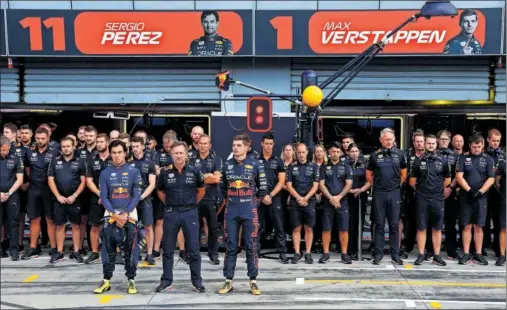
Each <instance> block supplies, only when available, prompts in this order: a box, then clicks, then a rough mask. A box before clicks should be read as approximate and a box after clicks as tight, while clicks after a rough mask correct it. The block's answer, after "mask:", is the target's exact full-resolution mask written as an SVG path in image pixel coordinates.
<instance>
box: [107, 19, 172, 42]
mask: <svg viewBox="0 0 507 310" xmlns="http://www.w3.org/2000/svg"><path fill="white" fill-rule="evenodd" d="M145 27H146V25H145V23H143V22H139V23H135V22H131V23H118V22H111V23H106V25H105V30H104V34H103V35H102V40H101V44H102V45H104V44H107V43H111V44H113V45H158V44H160V40H159V39H160V38H161V37H162V34H163V33H162V32H161V31H143V30H144V29H145Z"/></svg>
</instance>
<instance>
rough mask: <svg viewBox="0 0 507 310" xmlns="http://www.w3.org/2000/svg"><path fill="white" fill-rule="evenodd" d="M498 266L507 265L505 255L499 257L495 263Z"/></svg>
mask: <svg viewBox="0 0 507 310" xmlns="http://www.w3.org/2000/svg"><path fill="white" fill-rule="evenodd" d="M495 265H496V266H505V255H501V256H500V257H498V259H497V260H496V263H495Z"/></svg>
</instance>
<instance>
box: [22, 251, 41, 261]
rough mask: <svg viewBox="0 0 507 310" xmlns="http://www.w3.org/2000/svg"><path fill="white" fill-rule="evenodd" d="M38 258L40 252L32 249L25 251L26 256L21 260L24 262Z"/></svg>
mask: <svg viewBox="0 0 507 310" xmlns="http://www.w3.org/2000/svg"><path fill="white" fill-rule="evenodd" d="M37 257H39V251H37V249H34V248H30V249H28V250H27V251H25V254H23V256H22V257H21V259H22V260H29V259H32V258H37Z"/></svg>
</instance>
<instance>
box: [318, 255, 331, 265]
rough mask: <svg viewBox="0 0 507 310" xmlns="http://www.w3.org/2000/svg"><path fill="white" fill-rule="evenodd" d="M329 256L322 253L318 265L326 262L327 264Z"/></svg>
mask: <svg viewBox="0 0 507 310" xmlns="http://www.w3.org/2000/svg"><path fill="white" fill-rule="evenodd" d="M330 259H331V258H330V256H329V253H324V254H322V256H321V257H320V258H319V264H325V263H327V262H329V260H330Z"/></svg>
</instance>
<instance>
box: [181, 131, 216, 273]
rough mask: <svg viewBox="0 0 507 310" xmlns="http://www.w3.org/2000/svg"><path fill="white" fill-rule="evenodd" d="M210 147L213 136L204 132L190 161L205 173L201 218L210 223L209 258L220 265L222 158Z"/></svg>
mask: <svg viewBox="0 0 507 310" xmlns="http://www.w3.org/2000/svg"><path fill="white" fill-rule="evenodd" d="M194 128H195V127H194ZM210 149H211V138H210V137H209V136H208V135H205V134H202V135H201V136H200V137H199V148H198V151H199V153H198V155H196V157H194V158H193V159H189V162H190V164H191V165H192V166H194V167H195V168H196V169H199V170H200V171H201V173H202V175H203V179H204V184H205V188H206V192H205V194H204V197H203V198H202V199H201V201H200V202H199V219H201V218H203V217H205V218H206V223H207V225H208V256H209V260H210V262H211V263H212V264H213V265H219V264H220V260H219V259H218V231H219V228H218V223H217V206H218V199H219V197H218V190H219V186H220V185H219V184H220V176H221V172H222V159H221V158H220V157H218V156H216V155H215V154H212V153H211V152H210ZM189 153H190V152H189ZM189 157H190V156H189ZM199 222H201V221H199Z"/></svg>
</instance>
